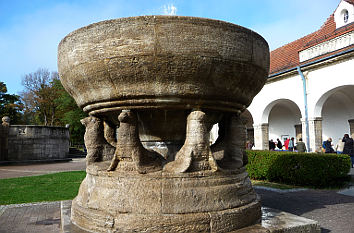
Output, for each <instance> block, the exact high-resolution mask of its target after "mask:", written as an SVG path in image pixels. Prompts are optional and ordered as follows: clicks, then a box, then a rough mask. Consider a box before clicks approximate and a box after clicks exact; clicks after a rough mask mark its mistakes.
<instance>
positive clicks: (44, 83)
mask: <svg viewBox="0 0 354 233" xmlns="http://www.w3.org/2000/svg"><path fill="white" fill-rule="evenodd" d="M55 80H59V75H58V72H51V73H50V72H49V71H48V70H47V69H42V68H40V69H38V70H37V71H36V72H34V73H29V74H26V75H25V76H24V77H23V79H22V85H23V86H24V87H25V90H24V91H23V92H22V93H21V99H22V101H23V102H24V106H25V111H24V115H25V119H26V121H27V123H33V124H39V125H50V126H53V125H58V124H60V120H59V119H58V117H57V114H56V109H57V102H56V101H55V100H56V99H57V98H58V92H57V91H56V89H55V88H53V82H54V81H55Z"/></svg>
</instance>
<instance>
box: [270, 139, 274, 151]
mask: <svg viewBox="0 0 354 233" xmlns="http://www.w3.org/2000/svg"><path fill="white" fill-rule="evenodd" d="M269 150H275V142H274V141H273V139H271V140H270V141H269Z"/></svg>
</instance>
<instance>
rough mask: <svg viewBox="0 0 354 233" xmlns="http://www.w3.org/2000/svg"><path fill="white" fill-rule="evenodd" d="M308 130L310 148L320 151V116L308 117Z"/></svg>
mask: <svg viewBox="0 0 354 233" xmlns="http://www.w3.org/2000/svg"><path fill="white" fill-rule="evenodd" d="M309 132H310V135H309V137H310V150H311V151H314V152H315V151H317V152H319V151H321V146H322V141H323V140H322V118H321V117H316V118H310V119H309Z"/></svg>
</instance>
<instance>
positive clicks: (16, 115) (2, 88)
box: [0, 82, 23, 124]
mask: <svg viewBox="0 0 354 233" xmlns="http://www.w3.org/2000/svg"><path fill="white" fill-rule="evenodd" d="M6 93H7V87H6V84H5V83H4V82H0V118H2V117H3V116H8V117H10V119H11V124H18V123H21V119H22V114H21V111H22V109H23V104H22V103H21V101H20V97H19V96H18V95H11V94H6Z"/></svg>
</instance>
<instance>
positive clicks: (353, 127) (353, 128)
mask: <svg viewBox="0 0 354 233" xmlns="http://www.w3.org/2000/svg"><path fill="white" fill-rule="evenodd" d="M348 123H349V135H350V137H351V138H353V137H354V119H350V120H348Z"/></svg>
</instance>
